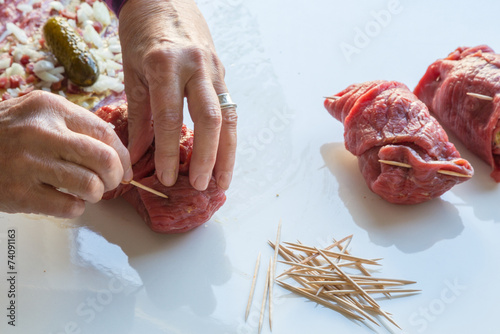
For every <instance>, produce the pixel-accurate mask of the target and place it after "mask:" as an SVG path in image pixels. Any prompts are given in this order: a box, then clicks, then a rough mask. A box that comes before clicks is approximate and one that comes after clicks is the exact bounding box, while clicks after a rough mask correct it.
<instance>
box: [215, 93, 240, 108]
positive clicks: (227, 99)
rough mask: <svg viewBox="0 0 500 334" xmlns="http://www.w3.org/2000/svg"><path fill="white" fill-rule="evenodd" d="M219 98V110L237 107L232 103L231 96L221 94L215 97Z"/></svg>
mask: <svg viewBox="0 0 500 334" xmlns="http://www.w3.org/2000/svg"><path fill="white" fill-rule="evenodd" d="M217 97H218V98H219V103H220V109H221V110H222V109H227V108H235V109H236V107H237V106H238V105H237V104H236V103H234V102H233V100H232V99H231V95H229V93H222V94H219V95H217Z"/></svg>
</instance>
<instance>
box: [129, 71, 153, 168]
mask: <svg viewBox="0 0 500 334" xmlns="http://www.w3.org/2000/svg"><path fill="white" fill-rule="evenodd" d="M124 72H125V73H124V74H125V92H126V94H127V101H128V135H129V138H128V150H129V152H130V160H131V162H132V164H135V163H136V162H137V161H138V160H139V159H140V158H141V157H142V156H143V155H144V153H145V152H146V150H147V149H148V147H149V146H150V145H151V143H152V142H153V139H154V130H153V123H152V117H151V104H150V101H149V91H148V87H147V86H146V85H145V84H144V83H143V82H142V81H141V80H140V79H139V78H138V76H137V75H136V73H134V72H133V71H124Z"/></svg>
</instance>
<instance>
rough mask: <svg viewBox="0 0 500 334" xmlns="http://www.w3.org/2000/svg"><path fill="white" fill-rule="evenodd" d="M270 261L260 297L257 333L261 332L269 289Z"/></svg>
mask: <svg viewBox="0 0 500 334" xmlns="http://www.w3.org/2000/svg"><path fill="white" fill-rule="evenodd" d="M271 266H272V259H269V266H268V267H267V275H266V284H265V286H264V296H263V297H262V306H261V308H260V318H259V333H260V331H261V330H262V322H263V320H264V311H265V309H266V300H267V290H268V288H269V278H270V273H271Z"/></svg>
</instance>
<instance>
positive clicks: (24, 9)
mask: <svg viewBox="0 0 500 334" xmlns="http://www.w3.org/2000/svg"><path fill="white" fill-rule="evenodd" d="M17 9H19V10H20V11H21V12H23V14H27V13H30V12H31V11H32V10H33V6H32V5H30V4H20V5H17Z"/></svg>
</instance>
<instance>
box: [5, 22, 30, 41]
mask: <svg viewBox="0 0 500 334" xmlns="http://www.w3.org/2000/svg"><path fill="white" fill-rule="evenodd" d="M7 30H9V31H10V32H11V33H12V34H14V36H16V38H17V40H18V41H19V42H21V43H23V44H26V43H27V42H28V36H27V35H26V33H25V32H24V30H23V29H21V28H19V27H18V26H16V25H15V24H14V23H12V22H8V23H7Z"/></svg>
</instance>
